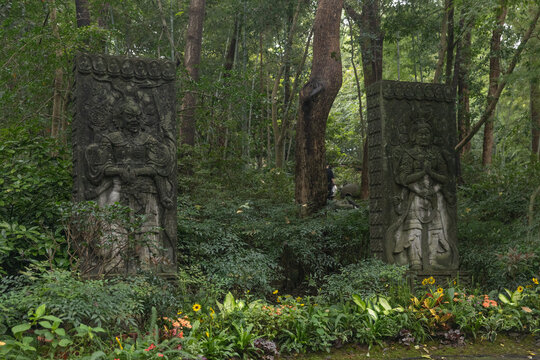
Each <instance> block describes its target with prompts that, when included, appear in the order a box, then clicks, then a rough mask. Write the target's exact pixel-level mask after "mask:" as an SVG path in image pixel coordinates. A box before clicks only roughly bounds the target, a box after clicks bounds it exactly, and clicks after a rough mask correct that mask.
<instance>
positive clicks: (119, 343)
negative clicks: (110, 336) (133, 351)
mask: <svg viewBox="0 0 540 360" xmlns="http://www.w3.org/2000/svg"><path fill="white" fill-rule="evenodd" d="M116 342H117V343H118V346H120V350H124V348H123V347H122V343H121V342H120V339H119V338H118V336H117V337H116Z"/></svg>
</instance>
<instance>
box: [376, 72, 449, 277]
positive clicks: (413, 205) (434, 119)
mask: <svg viewBox="0 0 540 360" xmlns="http://www.w3.org/2000/svg"><path fill="white" fill-rule="evenodd" d="M367 103H368V133H369V143H368V146H369V159H370V166H369V168H370V169H369V176H370V177H369V183H370V240H371V250H372V252H374V253H375V254H376V255H377V256H379V257H381V258H382V259H384V260H385V261H386V262H389V263H397V264H400V265H407V264H408V265H409V266H410V267H411V269H412V270H423V271H429V270H451V269H456V268H457V266H458V253H457V246H456V243H457V234H456V218H457V216H456V214H457V210H456V181H455V153H454V150H453V149H454V145H455V142H456V129H455V122H454V119H455V116H454V111H455V110H454V98H453V93H452V89H451V88H450V87H447V86H445V85H441V84H422V83H410V82H397V81H381V82H378V83H376V84H373V85H372V86H371V87H369V88H368V90H367Z"/></svg>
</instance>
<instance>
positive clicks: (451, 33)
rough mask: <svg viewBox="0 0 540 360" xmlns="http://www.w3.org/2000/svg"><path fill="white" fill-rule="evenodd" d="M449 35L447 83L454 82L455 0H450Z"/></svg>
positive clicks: (447, 43)
mask: <svg viewBox="0 0 540 360" xmlns="http://www.w3.org/2000/svg"><path fill="white" fill-rule="evenodd" d="M447 22H448V25H447V31H448V35H447V37H446V73H445V83H446V84H447V85H450V84H451V82H452V67H453V63H454V0H449V1H448V20H447Z"/></svg>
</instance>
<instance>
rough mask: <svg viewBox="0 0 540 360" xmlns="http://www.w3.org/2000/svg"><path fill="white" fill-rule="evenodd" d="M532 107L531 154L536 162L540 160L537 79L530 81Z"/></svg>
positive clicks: (538, 91) (539, 108) (539, 98)
mask: <svg viewBox="0 0 540 360" xmlns="http://www.w3.org/2000/svg"><path fill="white" fill-rule="evenodd" d="M530 86H531V90H530V106H531V138H532V142H531V145H532V146H531V152H532V155H533V158H534V159H535V160H539V159H540V80H539V79H538V78H537V77H536V78H533V79H531V81H530Z"/></svg>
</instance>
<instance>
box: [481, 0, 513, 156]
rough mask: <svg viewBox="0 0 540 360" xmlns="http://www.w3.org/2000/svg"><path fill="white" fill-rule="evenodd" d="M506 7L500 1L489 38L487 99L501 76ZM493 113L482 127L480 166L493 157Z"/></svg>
mask: <svg viewBox="0 0 540 360" xmlns="http://www.w3.org/2000/svg"><path fill="white" fill-rule="evenodd" d="M507 12H508V7H507V5H506V0H501V2H500V7H498V8H497V23H496V24H495V29H493V33H492V36H491V43H490V56H489V89H488V99H491V98H493V97H494V96H495V93H496V92H497V86H498V82H499V77H500V75H501V36H502V30H503V26H504V21H505V19H506V14H507ZM493 120H494V116H493V113H492V114H491V116H489V118H488V119H487V121H486V124H485V125H484V144H483V148H482V166H489V165H491V162H492V155H493Z"/></svg>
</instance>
